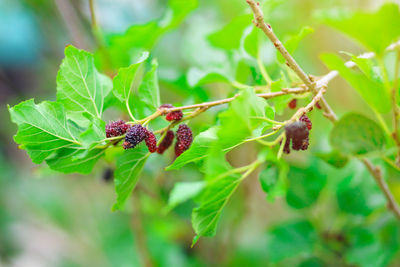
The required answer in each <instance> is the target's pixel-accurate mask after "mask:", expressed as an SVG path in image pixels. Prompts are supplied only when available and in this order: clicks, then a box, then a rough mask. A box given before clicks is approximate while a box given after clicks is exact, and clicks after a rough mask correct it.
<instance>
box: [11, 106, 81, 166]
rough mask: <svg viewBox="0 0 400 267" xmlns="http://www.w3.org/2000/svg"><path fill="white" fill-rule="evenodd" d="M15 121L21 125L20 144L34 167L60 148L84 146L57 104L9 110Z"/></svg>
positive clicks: (16, 136) (17, 138)
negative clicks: (34, 164) (73, 132)
mask: <svg viewBox="0 0 400 267" xmlns="http://www.w3.org/2000/svg"><path fill="white" fill-rule="evenodd" d="M9 111H10V115H11V120H12V121H13V122H14V123H16V124H17V125H18V132H17V134H16V135H15V136H14V140H15V142H16V143H18V144H20V145H21V148H23V149H25V150H26V151H27V153H28V155H29V156H30V158H31V159H32V161H33V162H34V163H37V164H39V163H41V162H43V160H45V159H46V158H47V157H48V156H50V155H51V154H52V153H54V152H55V151H56V150H59V149H60V148H67V147H78V146H79V145H80V144H79V142H78V141H77V137H76V136H74V135H73V134H72V132H71V130H70V128H69V124H68V122H67V119H66V114H65V111H64V107H63V105H61V104H59V103H57V102H42V103H40V104H35V102H34V101H33V99H31V100H27V101H24V102H21V103H20V104H18V105H16V106H14V107H12V108H9Z"/></svg>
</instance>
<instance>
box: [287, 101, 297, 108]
mask: <svg viewBox="0 0 400 267" xmlns="http://www.w3.org/2000/svg"><path fill="white" fill-rule="evenodd" d="M296 106H297V99H296V98H293V99H292V100H291V101H290V102H289V103H288V107H289V108H290V109H295V108H296Z"/></svg>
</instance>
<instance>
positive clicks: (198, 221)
mask: <svg viewBox="0 0 400 267" xmlns="http://www.w3.org/2000/svg"><path fill="white" fill-rule="evenodd" d="M224 155H225V154H224V153H222V151H221V150H220V149H218V148H213V152H212V153H211V155H210V156H209V157H208V158H207V161H206V163H205V164H206V166H207V165H208V166H211V164H212V166H214V167H215V166H216V165H219V167H218V171H216V170H215V169H214V168H210V167H206V178H205V179H206V181H207V185H206V187H205V189H204V191H203V193H202V194H201V196H200V197H201V199H200V206H199V207H198V208H195V209H194V210H193V212H192V225H193V228H194V230H195V232H196V234H197V236H198V237H200V236H213V235H215V232H216V228H217V224H218V221H219V219H220V216H221V212H222V210H223V208H224V207H225V205H226V204H227V202H228V201H229V199H230V197H231V196H232V194H233V193H234V192H235V190H236V188H237V187H238V185H239V184H240V182H241V181H242V180H243V178H245V177H243V176H240V175H239V174H235V173H232V167H230V166H228V165H227V163H226V161H225V156H224ZM217 172H219V173H217ZM209 173H210V174H211V175H209Z"/></svg>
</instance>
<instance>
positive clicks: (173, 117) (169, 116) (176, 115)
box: [160, 104, 183, 121]
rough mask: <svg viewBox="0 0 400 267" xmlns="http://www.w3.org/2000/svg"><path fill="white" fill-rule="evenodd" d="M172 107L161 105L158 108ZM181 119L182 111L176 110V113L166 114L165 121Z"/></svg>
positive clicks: (171, 106)
mask: <svg viewBox="0 0 400 267" xmlns="http://www.w3.org/2000/svg"><path fill="white" fill-rule="evenodd" d="M173 107H174V106H173V105H171V104H163V105H161V106H160V108H173ZM182 117H183V113H182V110H177V111H172V112H169V113H167V115H166V116H165V119H166V120H167V121H178V120H180V119H182Z"/></svg>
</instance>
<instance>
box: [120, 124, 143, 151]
mask: <svg viewBox="0 0 400 267" xmlns="http://www.w3.org/2000/svg"><path fill="white" fill-rule="evenodd" d="M146 136H147V130H146V128H144V127H143V126H142V125H140V124H135V125H133V126H132V127H130V128H129V130H128V132H127V133H126V136H125V142H124V143H123V144H122V146H123V147H124V148H125V149H128V148H134V147H135V146H136V145H137V144H139V143H140V142H142V141H143V140H144V139H145V138H146Z"/></svg>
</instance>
